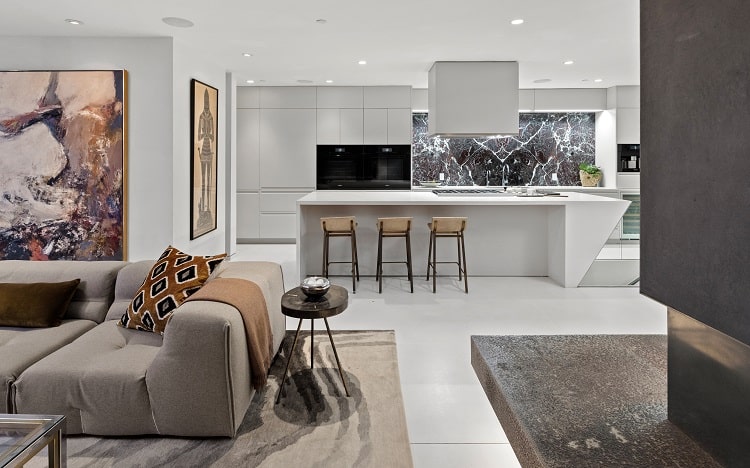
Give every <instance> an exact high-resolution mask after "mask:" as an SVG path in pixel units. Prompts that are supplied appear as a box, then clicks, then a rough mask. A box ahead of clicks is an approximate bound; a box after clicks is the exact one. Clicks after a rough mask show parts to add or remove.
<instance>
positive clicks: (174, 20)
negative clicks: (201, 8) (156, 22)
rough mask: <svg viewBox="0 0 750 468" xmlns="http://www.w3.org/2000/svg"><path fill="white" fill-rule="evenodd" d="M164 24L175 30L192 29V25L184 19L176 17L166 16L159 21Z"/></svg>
mask: <svg viewBox="0 0 750 468" xmlns="http://www.w3.org/2000/svg"><path fill="white" fill-rule="evenodd" d="M161 20H162V22H163V23H164V24H168V25H170V26H173V27H175V28H192V27H193V26H194V23H193V22H192V21H190V20H187V19H185V18H178V17H176V16H167V17H165V18H162V19H161Z"/></svg>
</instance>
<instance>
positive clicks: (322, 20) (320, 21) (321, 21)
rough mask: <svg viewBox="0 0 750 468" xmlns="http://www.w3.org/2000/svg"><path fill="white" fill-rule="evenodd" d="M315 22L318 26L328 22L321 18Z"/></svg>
mask: <svg viewBox="0 0 750 468" xmlns="http://www.w3.org/2000/svg"><path fill="white" fill-rule="evenodd" d="M315 22H316V23H318V24H326V23H327V22H328V20H326V19H323V18H318V19H316V20H315Z"/></svg>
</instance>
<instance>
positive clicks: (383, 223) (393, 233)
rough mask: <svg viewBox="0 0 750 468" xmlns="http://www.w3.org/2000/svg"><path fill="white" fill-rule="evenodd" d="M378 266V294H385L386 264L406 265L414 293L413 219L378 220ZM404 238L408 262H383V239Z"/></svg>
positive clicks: (376, 273) (376, 276) (376, 275)
mask: <svg viewBox="0 0 750 468" xmlns="http://www.w3.org/2000/svg"><path fill="white" fill-rule="evenodd" d="M377 227H378V264H377V267H376V272H375V278H376V279H377V280H378V292H379V293H382V292H383V264H384V263H406V271H407V275H408V277H409V284H410V286H411V292H412V293H413V292H414V276H413V275H412V270H411V234H410V233H411V218H378V223H377ZM384 237H403V238H404V239H406V261H405V262H384V261H383V238H384Z"/></svg>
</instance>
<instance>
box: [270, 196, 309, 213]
mask: <svg viewBox="0 0 750 468" xmlns="http://www.w3.org/2000/svg"><path fill="white" fill-rule="evenodd" d="M308 193H310V192H290V193H261V194H260V211H261V213H296V212H297V200H299V199H300V198H302V197H304V196H305V195H307V194H308Z"/></svg>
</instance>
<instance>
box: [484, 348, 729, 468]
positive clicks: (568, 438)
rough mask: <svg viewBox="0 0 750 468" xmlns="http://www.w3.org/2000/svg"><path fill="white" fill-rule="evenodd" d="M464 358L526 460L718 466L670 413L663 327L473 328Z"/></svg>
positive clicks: (523, 461)
mask: <svg viewBox="0 0 750 468" xmlns="http://www.w3.org/2000/svg"><path fill="white" fill-rule="evenodd" d="M471 363H472V366H473V367H474V370H475V372H476V374H477V377H478V378H479V381H480V382H481V384H482V386H483V387H484V390H485V392H486V394H487V396H488V398H489V400H490V403H491V405H492V407H493V409H494V410H495V413H496V414H497V416H498V419H499V420H500V423H501V424H502V426H503V429H504V430H505V432H506V434H507V436H508V439H509V441H510V443H511V446H512V447H513V450H514V451H515V453H516V456H517V457H518V459H519V461H520V463H521V465H522V466H524V468H526V467H566V468H567V467H594V466H596V467H613V466H630V467H633V466H638V467H717V466H721V465H720V464H718V463H717V462H716V461H715V460H714V459H713V458H711V456H710V455H708V454H707V453H706V452H704V451H703V450H702V449H701V448H700V447H699V446H698V445H697V444H696V443H695V442H693V440H692V439H690V438H689V437H688V436H687V435H685V434H684V433H683V432H682V431H680V429H678V428H677V426H675V425H674V424H672V423H671V422H669V421H668V420H667V337H666V336H665V335H552V336H472V337H471Z"/></svg>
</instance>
